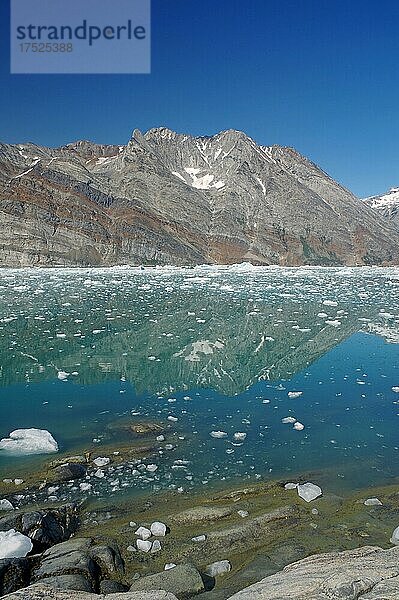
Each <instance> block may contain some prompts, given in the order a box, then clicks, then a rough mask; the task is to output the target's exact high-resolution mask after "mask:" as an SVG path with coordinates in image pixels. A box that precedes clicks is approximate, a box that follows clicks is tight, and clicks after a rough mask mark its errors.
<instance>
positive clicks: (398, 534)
mask: <svg viewBox="0 0 399 600" xmlns="http://www.w3.org/2000/svg"><path fill="white" fill-rule="evenodd" d="M0 535H1V534H0ZM389 541H390V542H391V544H395V546H399V527H397V528H396V529H394V531H393V533H392V537H391V539H390V540H389Z"/></svg>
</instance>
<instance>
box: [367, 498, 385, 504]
mask: <svg viewBox="0 0 399 600" xmlns="http://www.w3.org/2000/svg"><path fill="white" fill-rule="evenodd" d="M363 504H364V505H365V506H382V502H381V500H378V498H367V500H365V501H364V502H363Z"/></svg>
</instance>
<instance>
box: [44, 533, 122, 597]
mask: <svg viewBox="0 0 399 600" xmlns="http://www.w3.org/2000/svg"><path fill="white" fill-rule="evenodd" d="M123 573H124V563H123V560H122V557H121V555H120V552H119V549H118V547H117V545H116V544H112V545H108V546H107V545H105V544H97V543H96V542H95V541H94V540H92V539H90V538H71V539H70V540H68V541H66V542H63V543H61V544H57V545H56V546H53V547H52V548H49V549H48V550H46V551H45V552H44V553H43V554H42V556H41V557H40V561H39V564H38V566H37V567H36V568H35V569H34V571H33V573H32V575H33V579H34V580H35V581H38V580H40V581H43V583H44V584H45V585H51V587H57V588H61V589H73V590H83V591H94V590H97V589H98V587H99V583H100V581H101V580H102V579H109V578H110V577H111V576H112V575H116V574H123Z"/></svg>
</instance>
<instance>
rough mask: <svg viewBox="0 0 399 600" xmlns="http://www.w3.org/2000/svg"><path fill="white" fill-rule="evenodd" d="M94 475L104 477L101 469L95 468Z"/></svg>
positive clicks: (99, 477)
mask: <svg viewBox="0 0 399 600" xmlns="http://www.w3.org/2000/svg"><path fill="white" fill-rule="evenodd" d="M94 477H97V478H98V479H102V478H103V477H105V473H104V471H103V470H102V469H97V471H96V472H95V473H94Z"/></svg>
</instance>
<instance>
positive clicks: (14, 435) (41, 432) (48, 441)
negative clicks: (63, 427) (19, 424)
mask: <svg viewBox="0 0 399 600" xmlns="http://www.w3.org/2000/svg"><path fill="white" fill-rule="evenodd" d="M1 450H4V452H6V453H7V454H13V455H27V454H51V453H52V452H58V444H57V442H56V441H55V439H54V438H53V436H52V435H51V433H50V432H48V431H46V430H45V429H16V430H15V431H12V432H11V433H10V436H9V437H8V438H3V439H2V440H0V451H1Z"/></svg>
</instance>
